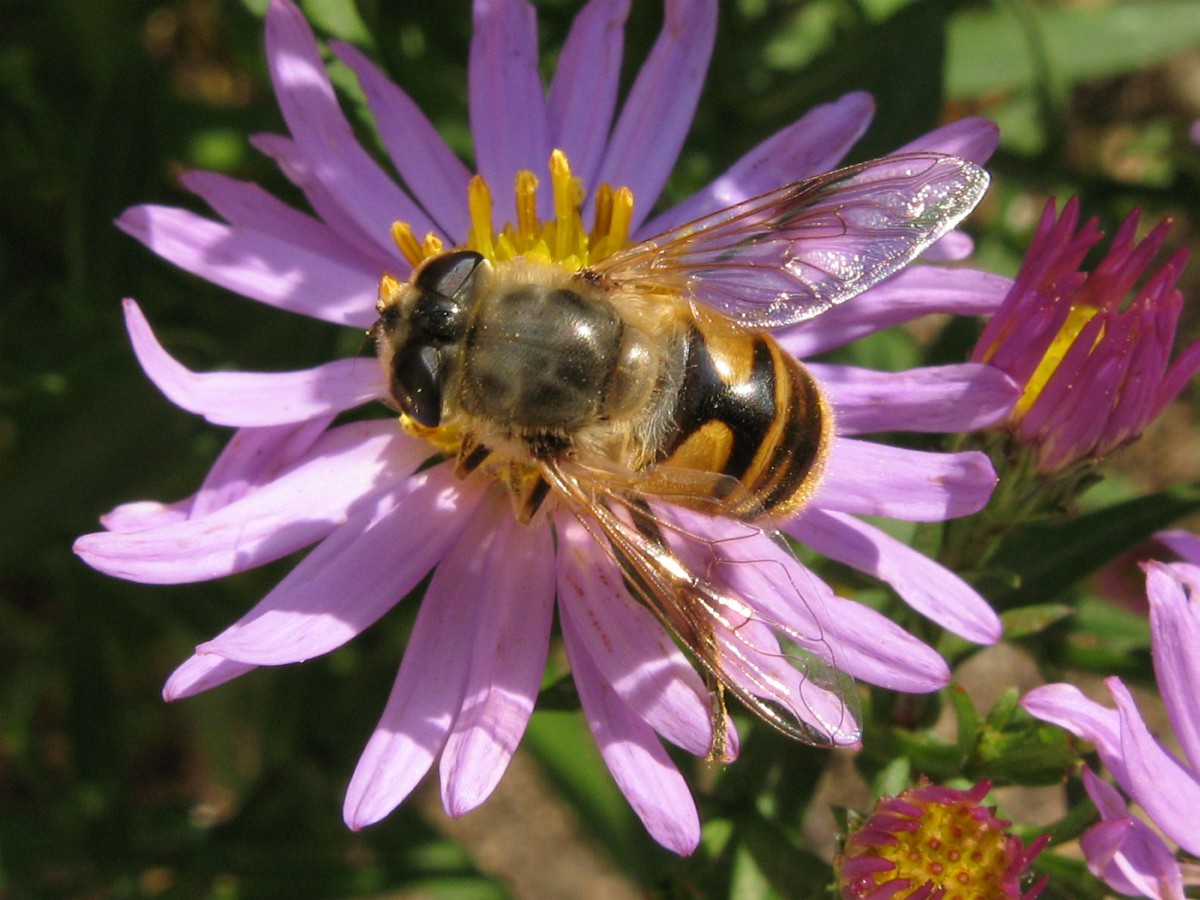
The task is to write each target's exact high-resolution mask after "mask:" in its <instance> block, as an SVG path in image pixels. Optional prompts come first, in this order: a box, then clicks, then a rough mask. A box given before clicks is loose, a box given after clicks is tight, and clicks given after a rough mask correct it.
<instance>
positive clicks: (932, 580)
mask: <svg viewBox="0 0 1200 900" xmlns="http://www.w3.org/2000/svg"><path fill="white" fill-rule="evenodd" d="M784 530H785V531H786V532H787V533H788V534H790V535H792V536H793V537H794V538H796V539H797V540H798V541H800V542H801V543H803V544H805V545H806V546H808V547H811V548H812V549H813V550H816V551H817V552H818V553H820V554H821V555H822V556H827V557H829V558H830V559H834V560H837V561H838V562H840V563H844V564H845V565H848V566H851V567H852V568H855V569H858V570H859V571H860V572H866V573H867V574H868V575H872V576H874V577H875V578H879V579H881V580H882V581H886V582H887V583H888V584H890V585H891V586H892V587H893V588H894V589H895V591H896V593H898V594H899V595H900V596H901V597H902V598H903V599H904V602H905V603H907V604H908V605H909V606H911V607H912V608H913V609H915V610H917V611H918V612H920V613H922V614H923V615H926V616H928V617H929V618H930V619H932V620H933V621H935V622H937V623H938V624H939V625H941V626H942V627H943V628H946V629H948V630H950V631H952V632H954V633H955V634H957V635H959V636H961V637H964V638H966V639H967V640H969V641H974V642H975V643H977V644H994V643H995V642H996V641H998V640H1000V637H1001V636H1002V627H1001V625H1000V619H999V617H998V616H997V615H996V613H995V612H994V611H993V610H992V608H991V607H990V606H989V605H988V603H987V601H986V600H984V599H983V597H981V596H980V595H979V594H978V593H976V592H975V590H974V589H972V588H971V587H970V585H968V584H967V583H966V582H965V581H963V580H962V579H961V578H959V577H958V576H957V575H955V574H954V573H953V572H951V571H950V570H948V569H946V568H944V567H942V566H940V565H938V564H937V563H936V562H934V561H933V560H932V559H930V558H929V557H927V556H925V555H923V554H921V553H918V552H917V551H916V550H913V549H912V548H911V547H909V546H907V545H905V544H903V543H901V542H900V541H898V540H896V539H895V538H893V537H891V536H890V535H888V534H886V533H884V532H882V531H880V530H879V529H878V528H875V527H874V526H872V525H868V524H867V523H866V522H861V521H859V520H858V519H856V518H854V517H853V516H847V515H844V514H842V513H835V512H830V511H828V510H821V509H814V508H812V507H809V508H808V509H806V510H804V511H803V512H802V513H801V515H800V516H799V518H796V519H793V520H792V521H791V522H788V523H786V524H785V525H784Z"/></svg>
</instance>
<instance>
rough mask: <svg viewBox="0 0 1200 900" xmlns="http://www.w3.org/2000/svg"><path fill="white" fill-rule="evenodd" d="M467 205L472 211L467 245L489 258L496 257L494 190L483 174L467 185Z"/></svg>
mask: <svg viewBox="0 0 1200 900" xmlns="http://www.w3.org/2000/svg"><path fill="white" fill-rule="evenodd" d="M467 207H468V209H470V212H471V232H470V234H469V235H468V236H467V246H469V247H471V248H472V249H474V250H475V251H476V252H477V253H481V254H483V255H484V256H486V257H487V258H488V259H494V258H495V254H496V249H495V247H494V246H493V245H492V192H491V191H490V190H489V189H488V185H487V182H486V181H484V180H483V176H482V175H476V176H475V177H474V178H472V179H471V183H470V185H469V186H468V187H467Z"/></svg>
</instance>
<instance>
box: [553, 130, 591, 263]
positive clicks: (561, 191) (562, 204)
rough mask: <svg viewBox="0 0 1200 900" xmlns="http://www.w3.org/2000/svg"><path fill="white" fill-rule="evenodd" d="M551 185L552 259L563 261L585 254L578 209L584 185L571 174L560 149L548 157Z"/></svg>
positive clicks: (568, 164) (581, 200) (581, 201)
mask: <svg viewBox="0 0 1200 900" xmlns="http://www.w3.org/2000/svg"><path fill="white" fill-rule="evenodd" d="M550 182H551V184H552V185H553V186H554V217H555V225H556V226H557V227H556V229H555V234H554V256H555V258H556V259H566V258H567V257H569V256H577V257H581V256H584V255H585V254H586V252H587V251H586V248H585V247H584V246H583V244H584V237H583V221H582V220H581V219H580V218H579V207H580V206H581V205H582V204H583V185H582V184H580V183H579V179H578V178H574V177H572V175H571V164H570V163H568V162H567V155H566V154H565V153H563V152H562V151H561V150H555V151H554V152H553V153H551V154H550Z"/></svg>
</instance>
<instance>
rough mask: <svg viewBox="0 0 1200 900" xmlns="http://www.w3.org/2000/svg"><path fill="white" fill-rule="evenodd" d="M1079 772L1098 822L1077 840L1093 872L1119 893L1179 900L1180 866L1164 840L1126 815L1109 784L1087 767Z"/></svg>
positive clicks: (1121, 802) (1180, 886)
mask: <svg viewBox="0 0 1200 900" xmlns="http://www.w3.org/2000/svg"><path fill="white" fill-rule="evenodd" d="M1082 774H1083V784H1084V787H1085V788H1086V789H1087V792H1088V795H1089V796H1090V797H1091V798H1092V802H1093V803H1095V804H1096V807H1097V809H1099V810H1100V815H1101V817H1102V820H1103V821H1101V823H1100V824H1099V825H1097V826H1095V827H1094V828H1090V829H1088V831H1087V832H1086V833H1084V835H1083V837H1081V838H1080V839H1079V846H1080V849H1082V850H1083V853H1084V857H1085V858H1086V859H1087V863H1088V868H1089V869H1090V870H1091V871H1092V873H1093V874H1094V875H1095V876H1096V877H1097V878H1101V879H1103V880H1104V881H1105V882H1107V883H1108V885H1109V887H1111V888H1113V889H1114V890H1116V891H1118V892H1120V893H1123V894H1128V895H1131V896H1139V897H1159V898H1164V900H1184V894H1183V880H1182V872H1181V871H1180V868H1179V863H1178V861H1176V859H1175V855H1174V854H1173V853H1172V852H1171V850H1170V848H1169V847H1167V845H1166V843H1165V842H1164V841H1163V839H1162V838H1160V837H1159V836H1158V835H1157V834H1155V833H1154V832H1153V831H1151V830H1150V829H1149V828H1147V827H1146V825H1145V824H1144V823H1142V822H1139V821H1138V820H1137V819H1135V818H1133V817H1132V816H1131V815H1130V814H1129V811H1128V810H1127V809H1126V808H1125V803H1124V801H1123V800H1122V798H1121V795H1120V794H1118V793H1117V791H1116V790H1115V789H1113V787H1112V786H1111V785H1109V784H1106V783H1105V782H1103V781H1101V780H1100V779H1099V778H1097V777H1096V776H1095V775H1093V774H1092V771H1091V769H1089V768H1087V767H1086V766H1085V767H1084V768H1083V772H1082Z"/></svg>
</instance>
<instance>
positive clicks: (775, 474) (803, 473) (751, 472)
mask: <svg viewBox="0 0 1200 900" xmlns="http://www.w3.org/2000/svg"><path fill="white" fill-rule="evenodd" d="M832 434H833V417H832V414H831V412H830V410H829V406H828V404H827V403H826V402H825V399H824V397H823V396H822V394H821V391H820V389H819V388H818V386H817V383H816V382H815V381H814V380H813V379H812V377H811V376H810V375H809V374H808V372H807V371H805V369H804V367H803V366H801V365H800V363H798V362H797V361H796V360H795V359H794V358H793V357H792V356H791V355H790V354H788V353H786V352H785V351H784V350H783V349H782V348H780V346H779V345H778V344H777V343H775V341H774V340H773V339H772V338H771V337H770V336H768V335H765V334H751V333H746V332H737V331H733V330H729V329H726V328H723V327H721V326H720V324H719V323H717V324H716V325H711V324H708V323H703V322H697V323H694V324H693V325H692V327H691V328H690V329H689V333H688V336H687V362H686V366H685V368H684V374H683V381H682V384H681V385H680V390H679V393H678V396H677V400H676V403H675V411H674V433H673V434H672V435H671V437H670V439H669V441H668V442H667V444H666V446H665V448H664V451H663V456H662V458H661V459H660V465H661V467H662V468H661V469H660V470H659V471H660V472H661V473H662V475H661V476H660V477H661V478H663V479H664V480H670V477H671V476H670V475H669V474H667V473H669V472H671V471H673V470H674V471H678V470H681V469H683V470H693V471H697V470H698V471H700V472H707V473H712V474H713V475H716V476H723V477H717V478H714V479H712V481H711V485H712V486H711V491H710V493H711V496H710V497H708V498H704V499H701V498H696V499H697V501H698V502H694V503H693V502H688V500H687V499H686V489H682V486H680V487H681V490H680V493H682V494H684V495H685V496H684V498H683V499H682V502H683V503H684V504H685V505H688V506H695V507H696V508H698V509H703V510H704V511H707V512H711V513H714V514H717V515H725V516H731V517H733V518H737V519H742V520H745V521H750V520H754V519H761V518H782V517H784V516H786V515H788V514H790V513H792V512H795V511H796V510H797V509H798V508H799V507H800V506H801V505H803V503H804V502H805V501H806V500H807V499H808V498H809V497H810V496H811V495H812V493H813V492H814V491H815V490H816V487H817V485H818V484H819V483H820V476H821V470H822V468H823V467H824V463H825V456H826V453H827V452H828V448H829V443H830V440H831V437H832ZM652 479H653V476H652ZM669 492H670V491H664V493H669Z"/></svg>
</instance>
